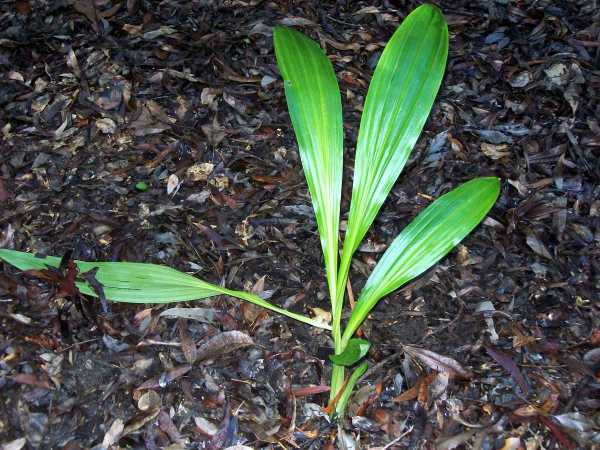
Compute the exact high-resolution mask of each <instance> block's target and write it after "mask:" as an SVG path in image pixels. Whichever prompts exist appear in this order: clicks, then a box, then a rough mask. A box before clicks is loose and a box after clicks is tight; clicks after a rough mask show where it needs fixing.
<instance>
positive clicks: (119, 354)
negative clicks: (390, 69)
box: [0, 0, 600, 450]
mask: <svg viewBox="0 0 600 450" xmlns="http://www.w3.org/2000/svg"><path fill="white" fill-rule="evenodd" d="M416 5H417V2H414V1H397V2H387V1H384V2H364V1H356V2H350V1H338V2H330V3H329V2H310V1H307V2H292V1H287V2H285V1H259V0H230V1H218V2H212V1H200V0H192V1H189V0H163V1H155V2H152V1H145V0H139V1H136V0H128V1H126V2H124V1H116V0H97V1H96V4H95V6H94V4H93V3H92V2H91V1H90V0H37V1H34V0H29V1H28V0H18V1H12V2H2V5H0V30H1V31H0V74H1V76H0V105H1V108H0V131H1V133H0V248H12V249H17V250H23V251H31V252H36V253H41V254H48V255H58V256H62V255H65V254H67V252H70V251H72V255H73V257H74V258H77V259H83V260H106V261H117V260H119V261H144V262H154V263H160V264H165V265H168V266H171V267H175V268H177V269H179V270H182V271H186V272H189V273H194V274H196V275H197V276H199V277H201V278H203V279H206V280H207V281H210V282H213V283H217V284H220V283H223V284H225V285H227V286H228V287H231V288H235V289H251V290H253V291H254V292H256V293H258V294H259V295H261V296H263V297H265V298H269V301H271V302H274V303H277V304H280V305H285V306H286V307H288V308H291V309H292V310H294V311H299V312H303V313H305V314H311V313H313V312H314V311H313V309H312V308H315V307H318V308H322V309H327V308H328V306H327V305H328V300H327V295H326V292H327V290H326V285H325V278H324V273H323V269H322V254H321V250H320V245H319V239H318V236H317V234H316V224H315V220H314V215H313V211H312V207H311V204H310V200H309V197H308V193H307V187H306V183H305V180H304V177H303V174H302V168H301V165H300V161H299V157H298V150H297V145H296V143H295V139H294V135H293V130H292V128H291V124H290V120H289V116H288V113H287V109H286V104H285V99H284V94H283V85H282V82H281V79H280V76H279V74H278V71H277V68H276V66H275V57H274V52H273V46H272V32H271V30H272V26H274V25H277V24H283V25H287V26H294V27H296V28H298V29H300V30H302V31H303V32H305V33H306V34H308V35H309V36H311V37H313V38H315V39H317V40H318V41H319V42H320V43H321V44H322V45H323V46H324V48H325V50H326V52H327V54H328V55H329V56H330V58H331V60H332V62H333V65H334V68H335V70H336V73H337V75H338V78H339V83H340V87H341V91H342V101H343V107H344V116H345V128H346V140H345V142H346V150H347V158H348V159H347V167H348V168H351V166H352V164H351V160H352V155H353V148H354V143H355V142H356V135H357V132H358V125H359V120H360V113H361V109H362V104H363V101H364V97H365V94H366V90H367V86H368V84H369V80H370V77H371V74H372V73H373V68H374V67H375V64H376V62H377V58H378V56H379V55H380V53H381V51H382V49H383V46H384V45H385V43H386V41H387V40H388V39H389V38H390V36H391V35H392V33H393V31H394V30H395V29H396V27H397V26H398V24H399V22H400V21H401V19H402V18H403V17H405V16H406V15H407V14H408V13H409V12H410V11H411V10H412V9H413V8H414V7H415V6H416ZM440 6H441V8H442V10H443V12H444V14H445V16H446V19H447V21H448V23H449V30H450V54H449V61H448V66H447V72H446V76H445V79H444V81H443V84H442V88H441V91H440V94H439V95H438V97H437V100H436V103H435V106H434V109H433V111H432V114H431V116H430V119H429V121H428V122H427V124H426V126H425V129H424V132H423V134H422V135H421V138H420V139H419V141H418V143H417V145H416V147H415V149H414V151H413V154H412V156H411V159H410V161H409V163H408V164H407V166H406V168H405V169H404V171H403V173H402V175H401V176H400V178H399V180H398V182H397V183H396V185H395V186H394V188H393V190H392V192H391V194H390V196H389V198H388V200H387V202H386V204H385V206H384V208H383V209H382V211H381V212H380V214H379V216H378V218H377V220H376V222H375V224H374V226H373V228H372V230H371V232H370V233H369V234H368V237H367V239H366V240H365V241H364V242H363V245H362V247H361V248H360V251H359V252H358V253H357V257H356V262H355V265H354V266H353V270H352V272H351V283H352V289H353V291H354V292H355V293H357V292H359V291H360V287H361V286H362V285H363V284H364V281H365V279H366V275H368V273H369V272H370V270H371V269H372V267H373V265H374V264H375V262H376V261H377V259H378V258H379V256H380V255H381V253H382V252H383V251H384V250H385V248H386V247H387V246H388V245H389V243H390V242H391V240H392V239H393V238H394V237H395V236H396V235H397V234H398V232H399V231H400V230H401V229H402V228H403V227H404V226H405V225H406V224H407V223H408V222H409V221H410V220H411V218H413V217H414V216H415V215H416V214H417V213H418V211H420V210H421V209H423V208H424V207H425V206H426V205H428V204H429V203H430V202H431V200H432V198H435V197H437V196H439V195H441V194H442V193H444V192H446V191H448V190H449V189H450V188H452V187H454V186H457V185H458V184H459V183H461V182H463V181H465V180H468V179H470V178H473V177H476V176H485V175H496V176H498V177H500V178H501V180H502V191H501V195H500V198H499V200H498V202H497V204H496V205H495V206H494V208H493V209H492V211H491V212H490V214H489V217H488V218H487V219H486V220H485V222H484V223H483V224H482V225H481V226H479V227H478V228H477V229H476V230H475V231H474V232H473V233H472V234H471V235H470V236H468V237H467V238H466V239H465V240H464V241H463V242H462V244H461V245H459V246H458V248H457V249H456V250H454V251H453V252H452V253H450V255H449V256H447V257H446V258H444V259H443V260H442V261H441V262H440V263H439V264H437V265H436V266H435V267H434V268H433V269H432V270H430V271H429V272H427V273H426V274H425V275H424V276H422V277H420V278H419V279H418V280H417V281H415V282H413V283H411V284H410V285H408V286H406V287H404V288H402V289H401V290H400V291H399V292H396V293H394V294H392V295H389V296H388V297H387V298H385V299H384V300H383V301H382V302H380V304H379V305H378V306H377V308H376V309H375V310H374V311H373V313H372V315H371V317H370V319H369V320H368V321H367V322H366V324H365V326H364V328H363V329H364V332H365V334H366V335H367V336H368V337H369V339H370V340H371V341H372V342H373V346H372V349H371V351H370V352H369V354H368V361H369V366H370V369H369V370H368V372H367V373H366V374H365V376H364V377H363V378H362V379H361V381H360V383H359V385H358V390H357V392H356V394H355V395H354V396H353V398H352V399H351V402H350V406H349V414H348V417H347V418H345V419H344V420H342V421H339V422H338V423H330V422H329V421H328V420H327V417H326V415H325V414H324V413H323V410H322V408H323V407H324V406H325V405H326V403H327V398H328V393H326V392H322V391H323V390H324V386H326V385H327V384H328V379H329V373H330V364H329V363H328V362H327V357H328V355H329V354H330V353H331V352H332V349H331V347H332V342H331V340H330V338H329V337H328V334H327V333H324V332H321V331H320V330H316V329H313V328H311V327H309V326H306V325H303V324H301V323H298V322H295V321H294V320H291V319H287V318H285V317H282V316H279V315H276V314H274V313H271V312H267V311H264V310H261V309H258V308H256V307H254V306H252V305H249V304H245V303H241V302H240V301H238V300H234V299H231V298H227V297H217V298H212V299H208V300H203V301H197V302H188V303H186V304H180V305H158V306H157V305H127V304H116V303H110V304H109V306H110V310H109V311H108V312H104V311H103V310H102V308H100V305H99V303H98V302H97V301H95V300H93V299H87V300H86V301H85V306H86V309H87V310H88V312H89V311H92V312H93V314H91V315H92V317H88V315H89V314H87V315H86V314H82V313H81V312H80V311H79V309H78V308H77V307H75V306H72V307H70V308H69V306H70V303H68V301H69V300H68V299H67V300H66V301H67V303H66V304H65V301H62V303H61V301H59V300H58V299H56V298H55V297H56V296H55V295H54V294H55V293H56V289H55V286H52V285H51V284H50V285H49V284H48V283H43V282H42V281H40V280H37V279H35V278H32V277H28V276H25V275H24V274H22V273H20V272H19V271H17V270H15V269H14V268H12V267H9V266H8V265H3V266H2V265H0V269H1V270H2V271H1V272H0V445H3V447H2V448H3V449H11V450H14V449H17V450H18V449H21V448H27V449H29V448H31V449H35V448H43V449H85V448H92V447H94V446H95V448H98V449H100V448H105V449H108V448H135V449H142V448H147V449H158V448H168V449H183V448H192V449H193V448H212V449H220V448H226V447H228V446H233V445H236V444H238V445H245V446H247V447H249V448H255V449H276V448H293V447H298V448H303V449H330V448H342V449H343V448H346V449H351V448H361V449H368V448H386V449H392V448H397V449H401V448H409V449H415V448H438V449H453V448H457V449H460V448H480V449H500V448H502V449H525V448H526V449H528V450H534V449H552V448H555V449H575V448H593V447H594V446H596V447H598V446H600V415H599V413H598V411H599V409H600V379H599V374H600V308H599V302H598V300H599V299H600V186H599V181H600V123H599V120H600V102H599V100H600V40H599V39H600V11H599V10H598V9H597V3H596V2H594V1H588V0H575V1H567V0H564V1H552V0H535V1H519V2H509V1H506V0H503V1H500V0H498V1H495V2H492V1H483V0H480V1H466V0H464V1H444V2H441V3H440ZM348 172H349V173H348V176H347V178H346V183H345V185H344V191H343V192H344V194H343V195H344V198H343V211H344V213H345V212H346V211H347V206H348V201H349V197H350V186H351V183H350V179H351V171H350V170H349V171H348ZM174 306H179V307H181V306H185V307H187V308H188V309H187V310H185V311H181V310H173V309H172V308H173V307H174ZM317 312H318V310H317ZM232 331H235V332H236V333H231V332H232ZM425 351H430V352H434V353H435V355H437V356H434V358H433V359H434V360H436V361H437V362H436V361H432V358H431V357H430V358H427V356H428V354H426V353H424V352H425ZM457 367H459V368H460V370H459V372H460V373H463V376H462V377H458V376H456V375H457V373H458V372H457V370H456V368H457ZM465 374H466V375H465ZM240 448H242V447H240Z"/></svg>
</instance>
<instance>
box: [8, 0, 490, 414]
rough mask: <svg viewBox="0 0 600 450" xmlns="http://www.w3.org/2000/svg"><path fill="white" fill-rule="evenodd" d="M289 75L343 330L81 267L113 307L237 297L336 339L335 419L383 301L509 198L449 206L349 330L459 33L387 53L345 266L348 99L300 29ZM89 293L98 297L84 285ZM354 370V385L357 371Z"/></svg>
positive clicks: (170, 282) (183, 278)
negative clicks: (380, 228) (365, 266)
mask: <svg viewBox="0 0 600 450" xmlns="http://www.w3.org/2000/svg"><path fill="white" fill-rule="evenodd" d="M273 37H274V44H275V53H276V57H277V64H278V66H279V69H280V71H281V74H282V76H283V79H284V87H285V94H286V98H287V104H288V109H289V113H290V117H291V120H292V124H293V127H294V131H295V134H296V138H297V140H298V148H299V151H300V157H301V160H302V166H303V168H304V174H305V176H306V181H307V184H308V189H309V192H310V197H311V200H312V204H313V208H314V211H315V215H316V219H317V226H318V232H319V236H320V240H321V246H322V250H323V256H324V261H325V270H326V276H327V284H328V289H329V297H330V301H331V313H332V323H331V326H329V325H328V324H323V323H322V322H320V321H319V320H316V319H313V318H310V317H306V316H304V315H302V314H297V313H293V312H290V311H287V310H285V309H283V308H280V307H278V306H275V305H273V304H271V303H269V302H267V301H265V300H263V299H261V298H260V297H258V296H257V295H254V294H251V293H247V292H242V291H236V290H231V289H227V288H224V287H220V286H217V285H214V284H210V283H207V282H205V281H202V280H199V279H198V278H196V277H194V276H191V275H188V274H185V273H182V272H178V271H176V270H174V269H171V268H169V267H165V266H160V265H155V264H144V263H128V262H83V261H76V264H77V268H78V270H79V272H81V273H83V272H87V271H90V270H92V269H96V270H97V271H96V273H95V277H96V280H97V281H98V282H99V283H100V284H101V285H102V287H103V290H104V295H105V296H106V298H107V299H109V300H113V301H119V302H130V303H170V302H178V301H187V300H195V299H201V298H206V297H211V296H215V295H221V294H225V295H229V296H232V297H237V298H240V299H242V300H246V301H249V302H251V303H254V304H256V305H259V306H262V307H265V308H267V309H270V310H272V311H275V312H278V313H281V314H284V315H286V316H288V317H291V318H293V319H296V320H299V321H301V322H304V323H306V324H309V325H313V326H315V327H319V328H324V329H327V330H331V333H332V337H333V343H334V354H332V355H331V357H330V359H331V361H332V363H333V370H332V378H331V393H330V404H329V408H330V409H329V411H330V412H331V413H332V414H334V415H340V414H342V413H343V412H344V409H345V406H346V404H347V401H348V399H349V397H350V394H351V392H352V390H353V388H354V385H355V384H356V382H357V381H358V379H359V378H360V376H361V375H362V374H363V373H364V372H365V370H366V368H367V363H366V362H363V363H360V361H361V360H362V359H363V358H364V356H365V355H366V353H367V351H368V349H369V343H368V342H367V341H366V340H364V339H358V338H355V337H354V335H355V333H356V331H357V330H358V328H359V327H360V325H361V324H362V323H363V321H364V320H365V319H366V317H367V315H368V314H369V312H370V311H371V310H372V309H373V307H374V306H375V305H376V304H377V302H378V301H379V300H380V299H381V298H383V297H385V296H386V295H388V294H389V293H391V292H393V291H395V290H396V289H398V288H399V287H400V286H402V285H403V284H405V283H407V282H408V281H410V280H412V279H413V278H415V277H417V276H418V275H420V274H422V273H423V272H425V271H426V270H427V269H429V268H430V267H431V266H432V265H433V264H435V263H436V262H437V261H439V260H440V259H441V258H442V257H443V256H444V255H446V254H447V253H448V252H449V251H450V250H451V249H452V248H453V247H455V246H456V245H457V244H458V243H459V242H460V241H461V240H462V239H463V238H464V237H465V236H466V235H467V234H469V233H470V232H471V230H473V228H475V226H477V224H478V223H479V222H480V221H481V220H482V219H483V218H484V217H485V215H486V214H487V212H488V211H489V210H490V208H491V207H492V205H493V204H494V202H495V201H496V198H497V197H498V194H499V180H498V179H497V178H495V177H486V178H476V179H473V180H470V181H468V182H466V183H464V184H462V185H461V186H459V187H458V188H456V189H454V190H452V191H450V192H448V193H446V194H444V195H442V196H441V197H440V198H438V199H437V200H435V201H434V202H433V203H431V204H430V205H429V206H428V207H427V208H425V210H423V211H422V212H421V213H420V214H419V215H418V216H417V217H416V218H415V219H414V220H413V221H412V222H411V223H410V224H409V225H408V226H407V227H406V228H405V229H404V230H403V231H402V232H401V233H400V234H399V235H398V237H396V239H395V240H394V241H393V242H392V243H391V245H390V246H389V247H388V249H387V250H386V251H385V253H384V254H383V256H382V257H381V260H380V261H379V262H378V264H377V265H376V267H375V269H374V270H373V272H372V273H371V275H370V276H369V278H368V279H367V281H366V284H365V286H364V288H363V289H362V291H361V293H360V296H359V297H358V300H357V302H356V304H355V306H354V308H353V310H352V311H351V313H350V316H349V319H348V321H347V323H346V324H345V326H344V327H342V312H343V306H344V293H345V288H346V283H347V280H348V273H349V270H350V265H351V262H352V256H353V255H354V253H355V252H356V250H357V249H358V247H359V245H360V243H361V241H362V239H363V238H364V236H365V234H366V233H367V231H368V230H369V228H370V226H371V224H372V223H373V220H374V219H375V216H376V215H377V213H378V211H379V209H380V208H381V206H382V205H383V203H384V201H385V199H386V197H387V195H388V193H389V192H390V190H391V188H392V186H393V185H394V183H395V181H396V179H397V178H398V175H399V174H400V172H401V171H402V168H403V167H404V165H405V164H406V161H407V160H408V157H409V154H410V152H411V150H412V148H413V146H414V144H415V142H416V140H417V138H418V136H419V134H420V133H421V130H422V129H423V126H424V124H425V121H426V119H427V116H428V115H429V112H430V110H431V107H432V105H433V102H434V99H435V97H436V94H437V91H438V89H439V87H440V84H441V80H442V77H443V74H444V68H445V65H446V58H447V54H448V28H447V25H446V22H445V20H444V17H443V16H442V14H441V12H440V11H439V10H438V9H437V8H436V7H435V6H431V5H422V6H420V7H418V8H417V9H415V10H414V11H413V12H412V13H411V14H410V15H409V16H408V17H407V18H406V19H405V20H404V21H403V23H402V24H401V26H400V27H399V28H398V29H397V30H396V32H395V33H394V35H393V36H392V38H391V40H390V41H389V43H388V44H387V46H386V47H385V50H384V51H383V53H382V55H381V57H380V59H379V62H378V64H377V67H376V69H375V73H374V75H373V78H372V80H371V84H370V86H369V90H368V93H367V98H366V101H365V105H364V110H363V113H362V118H361V122H360V130H359V134H358V142H357V146H356V154H355V158H354V161H355V164H354V177H353V185H352V198H351V203H350V210H349V213H348V220H347V226H346V232H345V236H344V241H343V246H342V251H341V256H340V252H339V248H338V240H339V221H340V203H341V193H342V172H343V127H342V105H341V97H340V90H339V87H338V84H337V79H336V77H335V74H334V72H333V67H332V64H331V62H330V61H329V59H328V58H327V57H326V56H325V54H324V53H323V51H322V50H321V48H320V47H319V45H317V43H315V42H314V41H312V40H311V39H309V38H307V37H306V36H304V35H303V34H301V33H299V32H297V31H294V30H292V29H289V28H283V27H276V28H275V29H274V33H273ZM0 258H1V259H4V260H5V261H6V262H8V263H10V264H12V265H14V266H16V267H18V268H19V269H21V270H30V269H45V268H46V267H47V266H52V267H58V265H59V264H60V259H59V258H55V257H46V258H37V257H35V256H34V255H32V254H28V253H23V252H17V251H13V250H7V249H0ZM77 286H78V288H79V289H80V291H81V292H82V293H84V294H87V295H91V296H97V293H96V290H95V289H94V288H93V287H92V286H90V285H89V284H88V282H87V281H85V280H84V279H83V278H82V279H79V278H78V280H77ZM347 367H352V368H353V370H352V372H351V374H350V375H349V376H348V377H347V376H346V370H345V369H346V368H347Z"/></svg>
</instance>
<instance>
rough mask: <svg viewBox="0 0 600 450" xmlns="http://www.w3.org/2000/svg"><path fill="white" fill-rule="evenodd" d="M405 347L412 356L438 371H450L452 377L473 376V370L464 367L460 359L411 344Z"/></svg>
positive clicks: (468, 377) (469, 377)
mask: <svg viewBox="0 0 600 450" xmlns="http://www.w3.org/2000/svg"><path fill="white" fill-rule="evenodd" d="M403 349H404V351H405V352H406V353H408V354H409V355H410V356H411V357H413V358H418V359H419V360H421V362H423V363H424V364H425V365H427V366H428V367H430V368H431V369H433V370H435V371H436V372H448V374H449V375H450V377H452V378H454V377H458V378H464V379H467V380H468V379H471V378H472V377H473V372H471V370H469V369H467V368H465V367H463V366H462V365H461V364H460V363H459V362H458V361H456V360H455V359H452V358H450V357H448V356H443V355H439V354H437V353H435V352H432V351H431V350H426V349H423V348H419V347H412V346H409V345H405V346H403Z"/></svg>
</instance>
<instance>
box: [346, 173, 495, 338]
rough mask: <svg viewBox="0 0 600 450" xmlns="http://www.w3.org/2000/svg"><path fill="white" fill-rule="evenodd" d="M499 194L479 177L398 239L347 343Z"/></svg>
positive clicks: (353, 319) (364, 296)
mask: <svg viewBox="0 0 600 450" xmlns="http://www.w3.org/2000/svg"><path fill="white" fill-rule="evenodd" d="M499 193H500V182H499V180H498V178H495V177H485V178H475V179H473V180H471V181H468V182H466V183H464V184H462V185H461V186H459V187H458V188H456V189H454V190H452V191H450V192H448V193H447V194H444V195H442V196H441V197H440V198H438V199H437V200H436V201H434V202H433V203H432V204H431V205H429V206H428V207H427V208H425V210H424V211H423V212H421V213H420V214H419V215H418V216H417V217H416V218H415V219H414V220H413V221H412V222H411V223H410V224H409V225H408V226H407V227H406V228H405V229H404V230H402V232H401V233H400V234H399V235H398V237H396V239H394V241H393V242H392V244H391V245H390V247H389V248H388V249H387V250H386V252H385V253H384V254H383V256H382V257H381V260H380V261H379V262H378V263H377V266H375V269H374V270H373V272H372V273H371V276H369V279H368V280H367V283H366V284H365V287H364V288H363V290H362V292H361V294H360V297H359V299H358V301H357V302H356V305H355V307H354V310H353V311H352V314H351V316H350V320H349V321H348V325H347V327H346V330H345V331H344V336H343V339H342V340H343V341H344V342H347V341H348V339H350V338H351V337H352V335H353V334H354V333H355V332H356V330H357V329H358V327H359V326H360V324H361V323H362V322H363V321H364V320H365V318H366V317H367V315H368V314H369V312H370V311H371V309H372V308H373V307H374V306H375V305H376V304H377V302H378V301H379V300H380V299H381V298H382V297H384V296H385V295H387V294H389V293H390V292H392V291H395V290H396V289H398V288H399V287H400V286H402V285H403V284H405V283H406V282H408V281H410V280H412V279H413V278H415V277H417V276H418V275H420V274H422V273H423V272H425V271H426V270H427V269H429V268H430V267H431V266H433V265H434V264H435V263H436V262H438V261H439V260H440V259H442V258H443V257H444V256H445V255H446V254H447V253H448V252H449V251H450V250H452V248H454V247H455V246H456V245H457V244H458V243H459V242H460V241H461V240H462V239H463V238H464V237H465V236H467V235H468V234H469V233H470V232H471V230H473V228H475V227H476V226H477V224H478V223H479V222H481V220H482V219H483V218H484V217H485V215H486V214H487V213H488V211H489V210H490V209H491V207H492V205H493V204H494V202H495V201H496V199H497V198H498V194H499Z"/></svg>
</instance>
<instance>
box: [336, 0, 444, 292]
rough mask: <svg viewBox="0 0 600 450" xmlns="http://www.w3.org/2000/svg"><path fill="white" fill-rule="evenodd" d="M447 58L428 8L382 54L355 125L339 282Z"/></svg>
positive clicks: (438, 24) (438, 23)
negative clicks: (358, 128)
mask: <svg viewBox="0 0 600 450" xmlns="http://www.w3.org/2000/svg"><path fill="white" fill-rule="evenodd" d="M447 55H448V27H447V25H446V21H445V20H444V17H443V16H442V13H441V12H440V10H439V9H438V8H437V7H435V6H433V5H422V6H420V7H418V8H416V9H415V10H414V11H413V12H412V13H411V14H409V15H408V17H406V19H405V20H404V21H403V22H402V24H401V25H400V27H399V28H398V29H397V30H396V32H395V33H394V35H393V36H392V38H391V40H390V41H389V42H388V44H387V45H386V47H385V49H384V51H383V53H382V55H381V58H380V60H379V62H378V64H377V67H376V69H375V73H374V74H373V79H372V80H371V84H370V86H369V91H368V93H367V99H366V101H365V106H364V111H363V114H362V118H361V122H360V130H359V134H358V142H357V147H356V157H355V167H354V182H353V186H352V202H351V204H350V212H349V216H348V226H347V229H346V237H345V240H344V250H343V256H342V269H341V272H346V273H341V274H340V276H339V277H338V278H339V283H342V280H345V276H346V274H347V271H346V270H347V269H348V268H349V264H350V260H351V258H352V255H353V254H354V252H355V251H356V249H357V248H358V246H359V244H360V242H361V240H362V239H363V237H364V236H365V234H366V233H367V231H368V230H369V227H370V226H371V224H372V223H373V220H374V219H375V216H376V215H377V212H378V211H379V209H380V208H381V205H383V203H384V201H385V199H386V197H387V195H388V193H389V192H390V189H391V188H392V186H393V185H394V183H395V182H396V179H397V178H398V175H399V174H400V172H401V171H402V168H403V167H404V165H405V164H406V161H407V160H408V157H409V155H410V152H411V150H412V148H413V146H414V145H415V143H416V141H417V138H418V137H419V135H420V134H421V130H422V129H423V126H424V125H425V121H426V120H427V116H428V115H429V112H430V110H431V107H432V105H433V102H434V100H435V97H436V95H437V92H438V89H439V87H440V84H441V81H442V77H443V75H444V69H445V67H446V58H447Z"/></svg>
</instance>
